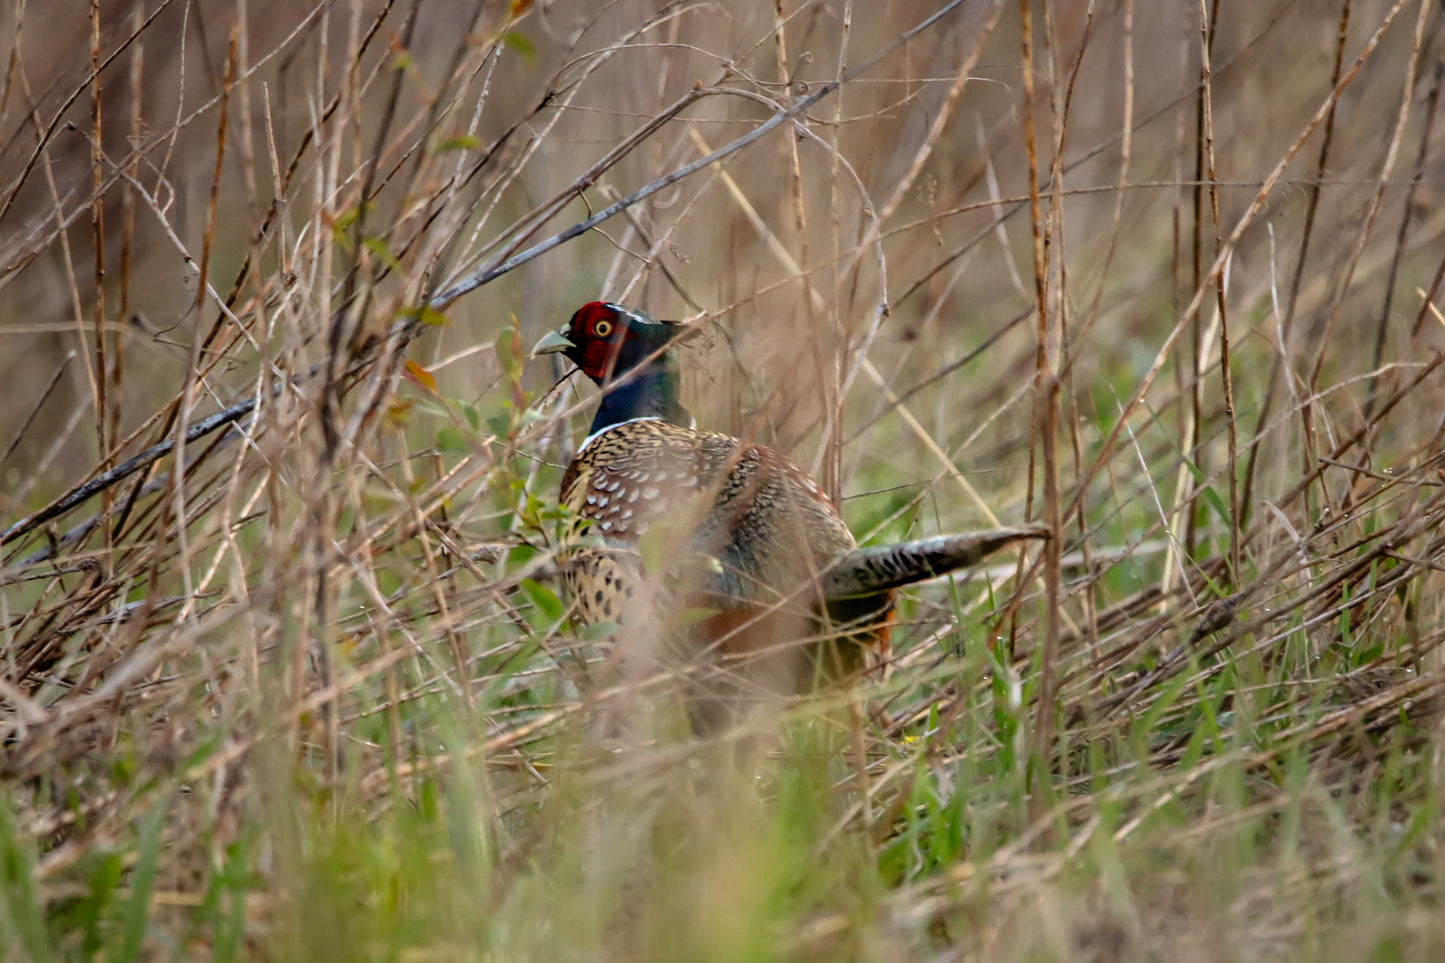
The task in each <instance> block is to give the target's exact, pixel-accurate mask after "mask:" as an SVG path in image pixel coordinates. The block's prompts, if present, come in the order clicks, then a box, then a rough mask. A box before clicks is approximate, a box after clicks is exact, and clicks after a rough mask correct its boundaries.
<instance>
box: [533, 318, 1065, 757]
mask: <svg viewBox="0 0 1445 963" xmlns="http://www.w3.org/2000/svg"><path fill="white" fill-rule="evenodd" d="M686 330H687V328H686V326H685V325H682V324H679V323H677V322H672V321H658V320H656V319H655V318H653V317H651V316H650V315H648V314H647V313H645V312H643V311H639V310H636V309H632V308H626V307H623V306H621V305H618V304H610V303H606V302H600V301H593V302H590V303H588V304H584V305H583V306H582V307H581V308H579V309H578V310H577V312H576V313H575V314H574V315H573V316H572V318H571V320H570V321H569V322H568V323H567V325H566V326H564V327H563V328H562V329H561V330H559V331H555V332H552V333H550V334H547V335H545V336H544V337H543V338H542V339H541V340H540V341H539V342H537V345H536V347H534V348H533V349H532V355H533V356H534V357H535V356H538V355H543V354H559V353H560V354H561V355H563V356H564V357H566V358H567V359H568V360H569V361H571V362H573V363H574V364H575V365H576V366H577V367H578V368H580V369H581V370H582V373H583V374H585V375H586V376H587V377H588V378H590V379H591V380H592V381H594V382H595V383H596V384H597V385H598V387H600V388H601V389H602V397H601V401H600V403H599V404H598V407H597V414H596V417H595V418H594V419H593V422H592V428H591V431H590V432H589V434H588V435H587V438H586V440H584V441H583V443H582V446H581V447H580V448H579V449H578V450H577V453H576V455H575V457H573V459H572V461H571V463H570V464H569V465H568V466H567V469H566V471H565V473H564V474H563V477H562V486H561V502H562V505H563V506H564V507H565V508H566V509H567V510H568V512H569V517H570V522H569V523H568V524H569V527H568V530H567V532H566V533H565V538H566V541H567V543H568V547H567V548H566V549H565V551H566V552H567V553H568V554H567V558H568V563H567V564H566V565H565V566H564V576H563V578H564V585H565V587H566V589H567V591H568V593H569V594H570V596H571V597H572V599H573V602H574V606H575V611H576V613H577V616H578V618H579V620H580V621H582V622H583V623H592V624H595V623H601V622H612V623H626V622H628V621H629V619H635V618H637V617H638V614H639V613H638V609H639V608H640V606H641V605H642V602H641V599H642V597H643V596H648V597H649V598H651V599H653V600H654V601H655V600H656V598H657V596H658V595H659V594H661V595H662V596H663V597H664V598H665V599H666V600H667V604H668V605H669V606H670V608H671V611H672V612H673V613H674V614H676V613H686V614H687V618H682V619H675V621H676V622H688V624H687V625H686V626H685V627H683V628H680V629H678V630H676V631H674V632H671V633H669V634H671V635H674V636H678V637H680V638H681V640H682V642H683V644H684V647H685V651H686V653H687V654H688V655H689V656H690V657H692V658H693V666H694V668H697V667H702V669H703V670H704V671H703V678H702V679H701V681H698V680H697V679H694V682H693V685H692V691H691V695H690V697H689V698H688V700H687V702H688V708H689V712H690V714H691V715H692V718H693V723H694V726H695V727H696V728H699V729H704V730H706V729H713V728H716V727H717V726H718V724H719V723H722V722H725V721H727V720H729V719H732V718H733V717H734V716H735V715H736V712H735V710H736V708H737V705H738V703H739V702H741V701H746V700H755V699H759V698H767V697H773V698H776V697H777V696H780V695H786V694H788V693H797V692H803V691H807V690H809V689H811V688H813V687H815V686H816V685H817V684H818V683H820V682H824V681H833V680H841V679H846V678H849V677H850V676H853V675H856V674H859V673H860V672H861V671H862V670H865V669H866V668H868V667H870V666H871V665H873V664H876V662H878V661H879V660H880V659H881V657H882V656H883V655H884V654H885V653H886V651H887V645H888V635H889V628H890V624H891V621H892V617H893V605H894V591H895V590H896V589H898V588H899V587H900V586H903V585H907V584H909V583H912V582H917V581H921V580H924V579H928V578H932V577H934V576H938V575H943V574H946V573H948V572H950V571H953V570H955V569H958V568H962V567H965V566H969V565H974V564H976V563H978V562H979V561H980V560H981V559H983V558H984V557H985V556H987V555H989V554H990V553H992V552H994V551H995V550H997V549H1000V548H1003V547H1004V546H1006V545H1009V544H1012V543H1014V542H1017V541H1020V540H1024V539H1033V538H1045V537H1047V531H1046V530H1045V529H1042V528H1039V527H1032V526H1031V527H1021V528H1005V529H999V530H996V531H988V532H980V533H973V534H968V535H945V536H939V537H935V538H925V539H919V540H917V541H910V542H903V543H899V544H893V545H882V546H873V547H867V548H859V547H858V546H857V543H856V542H855V541H854V539H853V535H852V533H851V532H850V531H849V530H848V526H847V525H846V524H845V523H844V521H843V517H842V516H841V515H840V514H839V512H838V510H837V508H836V507H834V505H833V503H832V501H830V500H829V498H828V496H827V495H826V494H824V492H823V491H822V489H821V488H819V486H818V485H817V483H816V482H814V481H813V479H812V478H810V477H809V476H808V473H807V472H805V471H804V470H803V469H802V468H800V467H798V465H796V464H794V463H793V462H792V461H791V460H789V459H788V458H786V457H784V456H783V455H781V454H779V453H777V452H776V451H774V450H772V449H771V448H768V447H766V446H763V445H753V444H748V443H746V442H744V441H740V440H739V439H737V438H733V437H731V436H729V435H724V434H718V433H716V432H710V431H699V430H697V429H696V428H694V427H693V420H692V418H691V416H690V415H689V414H688V412H687V411H686V410H685V409H684V408H683V407H682V405H681V403H680V401H679V398H678V394H679V391H678V382H679V378H678V365H677V360H676V358H675V356H674V351H673V347H672V345H673V342H674V340H675V339H676V338H677V337H678V336H679V335H681V334H682V333H683V332H684V331H686ZM643 556H647V557H648V558H649V560H650V561H651V562H652V563H653V564H651V565H647V566H645V565H644V564H643V561H642V559H643ZM658 560H664V561H666V562H669V563H670V565H663V566H661V567H662V568H664V569H668V570H669V571H670V572H671V575H672V577H671V578H670V579H669V578H667V577H666V575H665V574H664V573H659V572H658V571H656V569H657V568H659V566H658V565H657V564H656V562H657V561H658ZM649 569H650V570H649ZM648 583H652V584H653V585H656V584H658V583H666V584H665V587H664V588H663V589H661V590H660V591H651V592H649V591H646V590H645V587H650V586H649V584H648ZM653 614H654V615H655V614H656V610H655V608H654V612H653Z"/></svg>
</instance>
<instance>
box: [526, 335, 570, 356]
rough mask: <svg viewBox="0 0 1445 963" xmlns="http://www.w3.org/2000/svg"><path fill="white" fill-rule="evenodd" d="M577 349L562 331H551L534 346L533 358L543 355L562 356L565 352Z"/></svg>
mask: <svg viewBox="0 0 1445 963" xmlns="http://www.w3.org/2000/svg"><path fill="white" fill-rule="evenodd" d="M575 347H577V346H576V345H575V344H573V343H572V342H571V341H570V340H569V339H568V338H567V335H566V334H565V333H563V332H562V331H549V332H548V333H547V334H544V335H542V340H540V341H538V342H537V343H536V344H534V345H533V346H532V355H531V356H532V357H533V358H535V357H537V356H538V355H543V354H561V353H562V352H564V351H571V350H572V349H573V348H575Z"/></svg>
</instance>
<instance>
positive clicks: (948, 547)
mask: <svg viewBox="0 0 1445 963" xmlns="http://www.w3.org/2000/svg"><path fill="white" fill-rule="evenodd" d="M1048 536H1049V530H1048V529H1047V528H1045V527H1044V526H1042V525H1026V526H1023V527H1020V528H1000V529H996V530H994V531H989V532H970V533H968V534H966V535H939V536H936V537H934V538H920V539H917V540H916V541H912V542H898V543H895V544H892V545H876V546H869V547H867V548H855V549H850V550H849V551H847V552H844V553H843V554H842V555H841V556H839V557H838V558H837V559H835V560H834V561H833V563H832V564H831V565H830V566H829V568H828V572H827V573H826V574H825V575H824V576H823V586H822V588H823V596H824V598H827V599H851V598H861V597H865V596H869V595H877V594H879V593H882V592H889V591H892V590H893V589H896V588H901V587H902V586H904V585H909V584H912V583H913V582H921V581H923V580H924V579H928V578H934V577H936V576H939V575H947V574H948V573H949V572H952V571H954V570H955V569H960V568H967V567H969V566H971V565H977V564H978V563H979V562H981V561H983V559H984V558H986V557H988V556H989V555H991V554H993V553H994V552H996V551H998V550H999V549H1001V548H1003V547H1004V546H1006V545H1009V544H1010V543H1012V542H1019V541H1024V540H1026V539H1034V538H1048Z"/></svg>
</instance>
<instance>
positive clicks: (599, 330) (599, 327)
mask: <svg viewBox="0 0 1445 963" xmlns="http://www.w3.org/2000/svg"><path fill="white" fill-rule="evenodd" d="M592 333H593V334H595V335H597V337H599V338H605V337H607V336H608V335H609V334H611V333H612V322H611V321H598V322H597V323H596V324H594V325H593V326H592Z"/></svg>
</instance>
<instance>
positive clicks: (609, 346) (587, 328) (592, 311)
mask: <svg viewBox="0 0 1445 963" xmlns="http://www.w3.org/2000/svg"><path fill="white" fill-rule="evenodd" d="M619 330H620V331H622V332H624V335H623V337H618V332H619ZM630 335H631V332H630V331H628V330H627V326H626V324H625V322H624V321H623V320H622V319H621V318H619V317H617V312H616V310H615V309H613V308H612V307H610V306H609V305H606V304H603V303H602V302H601V301H592V302H590V303H588V304H584V305H582V307H580V308H578V309H577V313H576V314H575V315H573V317H572V330H571V333H570V335H569V338H570V340H571V341H572V343H573V344H576V345H578V346H579V347H581V349H582V360H581V362H580V363H579V364H578V367H579V368H581V369H582V372H583V374H585V375H587V377H589V378H592V379H593V380H595V381H601V380H602V379H603V378H605V377H606V376H607V374H608V373H609V370H610V368H611V367H612V365H613V364H614V363H615V358H616V356H617V352H618V351H619V350H620V348H621V346H622V342H623V340H624V339H625V338H626V337H628V336H630Z"/></svg>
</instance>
